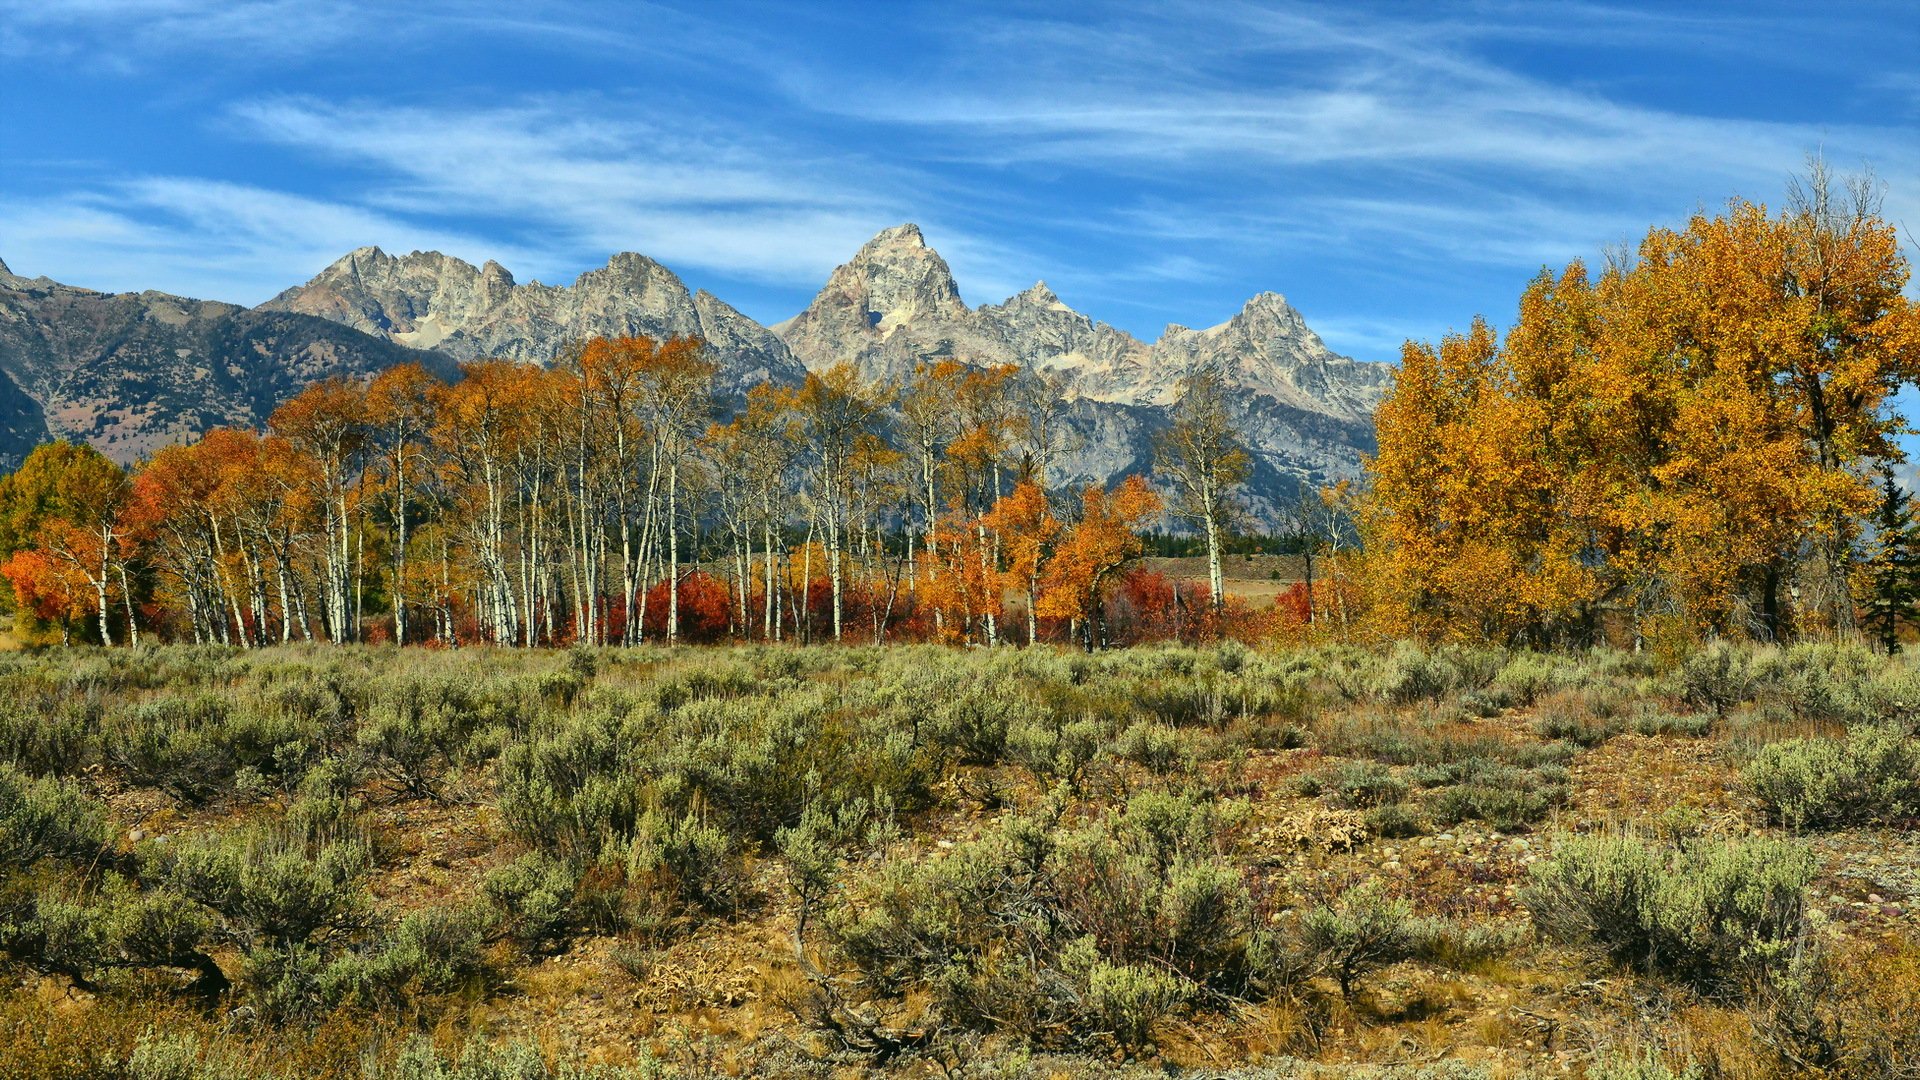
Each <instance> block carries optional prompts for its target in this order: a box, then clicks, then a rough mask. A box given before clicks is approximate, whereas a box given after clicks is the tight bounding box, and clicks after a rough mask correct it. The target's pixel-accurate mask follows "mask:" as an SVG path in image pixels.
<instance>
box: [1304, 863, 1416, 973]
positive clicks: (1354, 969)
mask: <svg viewBox="0 0 1920 1080" xmlns="http://www.w3.org/2000/svg"><path fill="white" fill-rule="evenodd" d="M1298 933H1299V938H1300V947H1301V949H1302V951H1303V952H1304V953H1305V955H1307V956H1308V957H1310V958H1312V960H1313V961H1314V962H1315V964H1316V965H1317V966H1318V967H1319V968H1321V969H1322V970H1324V971H1325V972H1326V973H1327V974H1328V975H1329V976H1330V977H1332V979H1333V980H1334V981H1335V982H1336V983H1338V984H1339V985H1340V994H1341V996H1343V997H1352V996H1353V988H1354V986H1355V984H1356V983H1358V982H1359V980H1360V979H1361V978H1363V977H1364V976H1366V975H1367V974H1369V973H1371V972H1373V971H1374V970H1376V969H1378V968H1381V967H1385V966H1386V965H1388V964H1394V963H1398V962H1399V961H1401V960H1405V959H1407V958H1408V957H1410V956H1412V955H1413V945H1414V937H1413V909H1412V907H1411V906H1410V905H1408V904H1407V902H1406V901H1404V900H1396V899H1393V898H1391V897H1389V896H1387V894H1386V892H1385V890H1383V889H1382V888H1381V887H1380V884H1379V882H1377V881H1370V882H1367V883H1365V884H1362V885H1357V886H1355V887H1353V888H1351V889H1348V890H1347V891H1346V892H1344V893H1342V894H1341V895H1340V896H1339V898H1338V899H1336V900H1334V901H1333V902H1332V903H1328V904H1319V905H1316V906H1314V907H1311V908H1308V909H1307V910H1306V911H1304V912H1302V913H1300V914H1299V916H1298Z"/></svg>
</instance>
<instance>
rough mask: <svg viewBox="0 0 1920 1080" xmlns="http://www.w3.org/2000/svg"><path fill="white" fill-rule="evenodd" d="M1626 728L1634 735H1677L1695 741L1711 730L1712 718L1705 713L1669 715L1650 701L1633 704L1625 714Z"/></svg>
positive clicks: (1669, 713)
mask: <svg viewBox="0 0 1920 1080" xmlns="http://www.w3.org/2000/svg"><path fill="white" fill-rule="evenodd" d="M1627 726H1629V727H1631V728H1632V729H1633V731H1634V734H1636V735H1679V736H1684V737H1686V738H1692V739H1697V738H1701V737H1703V736H1705V735H1706V734H1707V733H1708V732H1709V731H1711V730H1713V717H1712V716H1710V715H1708V714H1706V713H1679V714H1675V713H1671V712H1668V711H1667V710H1665V709H1663V708H1661V707H1660V706H1659V705H1658V704H1656V703H1654V702H1651V701H1641V702H1637V703H1635V705H1634V707H1633V709H1632V710H1631V711H1629V713H1628V714H1627Z"/></svg>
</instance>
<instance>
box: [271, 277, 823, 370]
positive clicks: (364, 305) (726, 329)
mask: <svg viewBox="0 0 1920 1080" xmlns="http://www.w3.org/2000/svg"><path fill="white" fill-rule="evenodd" d="M262 306H263V307H265V308H268V309H271V310H282V311H296V312H303V313H306V314H311V315H319V316H321V317H322V318H327V319H331V320H333V321H335V322H341V323H346V324H347V325H349V326H353V327H354V328H355V329H360V330H364V331H366V332H367V333H371V334H376V335H379V336H381V337H384V338H386V339H388V340H390V341H394V342H398V343H400V344H403V345H411V346H414V347H416V348H432V349H436V350H439V351H441V352H444V353H446V354H447V355H449V356H452V357H455V358H456V359H460V360H471V359H475V358H478V357H503V358H507V359H512V360H529V361H533V362H536V363H543V364H544V363H550V362H551V361H552V360H553V359H554V357H556V356H558V355H559V354H560V353H561V351H562V350H564V349H565V348H566V346H567V345H568V343H570V342H573V341H577V340H579V339H581V338H588V337H596V336H614V335H621V334H646V335H649V336H653V337H666V336H673V335H689V336H698V337H700V338H702V339H704V340H705V341H706V342H707V344H708V345H709V346H710V347H711V348H712V350H713V353H714V357H715V359H716V360H717V361H718V362H719V363H720V366H721V369H722V377H721V381H722V383H723V385H724V386H726V387H728V388H729V389H734V388H739V387H743V386H745V385H747V384H748V383H749V382H751V381H754V380H756V379H757V380H765V379H767V378H772V379H775V380H777V381H797V380H798V379H800V378H801V377H802V372H801V369H800V366H799V365H798V364H797V363H796V362H795V361H794V359H793V356H792V354H791V353H789V352H788V351H787V347H786V345H785V344H783V343H782V342H781V341H780V340H779V339H778V338H776V337H774V336H773V334H771V333H770V332H768V330H767V329H766V327H764V326H761V325H760V324H759V323H756V322H754V321H753V320H752V319H749V318H747V317H746V316H745V315H742V314H740V313H739V312H737V311H735V310H733V309H732V308H730V307H727V306H726V305H725V304H722V303H720V302H719V301H718V300H717V299H712V298H709V299H708V300H706V301H704V302H702V301H699V300H697V299H696V298H695V297H694V295H693V294H692V293H691V292H690V291H689V290H688V289H687V286H686V284H685V283H684V282H682V281H681V280H680V278H679V276H678V275H676V274H674V272H673V271H672V270H669V269H668V268H667V267H665V266H663V265H661V264H660V263H659V262H656V261H655V260H653V259H650V258H648V257H647V256H645V255H641V254H638V253H636V252H631V251H623V252H620V253H619V254H617V255H614V256H613V257H612V258H610V259H608V260H607V263H606V265H605V266H602V267H598V268H596V269H592V270H588V271H586V272H585V273H583V274H581V275H580V276H579V277H578V278H576V279H575V280H574V282H573V284H572V285H542V284H541V283H539V282H537V281H530V282H527V283H526V284H520V283H518V282H516V281H515V280H514V277H513V275H512V274H511V273H509V272H508V271H507V268H506V267H504V266H501V265H500V264H499V263H498V262H494V261H491V260H489V261H488V262H487V263H486V264H485V265H484V266H481V267H478V268H476V267H474V266H473V265H472V264H471V263H468V262H465V261H463V260H461V259H458V258H454V257H453V256H449V255H444V254H441V253H440V252H437V251H424V252H423V251H416V252H413V253H412V254H410V255H404V256H401V257H399V258H395V257H393V256H391V255H388V254H386V253H385V252H382V251H381V250H380V249H379V248H372V247H367V248H358V249H356V250H354V251H351V252H348V253H347V254H346V255H345V256H343V257H342V258H340V259H339V260H337V261H336V262H334V264H333V265H332V266H329V267H328V268H327V269H325V270H323V271H321V272H320V274H319V275H318V276H316V277H315V278H314V279H313V280H312V281H309V282H308V283H307V284H305V285H302V286H299V287H298V288H294V289H289V290H287V291H286V292H284V293H281V294H280V295H279V296H276V297H274V298H273V299H272V300H269V301H268V302H267V303H266V304H264V305H262Z"/></svg>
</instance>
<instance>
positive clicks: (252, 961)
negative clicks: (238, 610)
mask: <svg viewBox="0 0 1920 1080" xmlns="http://www.w3.org/2000/svg"><path fill="white" fill-rule="evenodd" d="M1916 703H1920V672H1916V671H1915V670H1914V669H1913V668H1912V667H1911V666H1910V665H1909V664H1907V663H1906V662H1904V661H1900V660H1893V661H1889V660H1887V659H1885V658H1884V657H1880V656H1876V655H1875V654H1872V653H1870V652H1868V651H1866V650H1864V649H1862V648H1857V647H1851V646H1830V645H1803V646H1796V647H1794V648H1790V649H1784V650H1783V649H1771V648H1724V647H1722V648H1711V649H1706V650H1703V651H1696V652H1692V653H1689V654H1687V655H1684V656H1678V657H1673V658H1669V659H1663V660H1656V659H1654V658H1652V657H1651V656H1649V655H1633V654H1627V653H1618V652H1604V651H1603V652H1591V653H1583V654H1577V655H1567V656H1561V657H1554V656H1542V655H1537V654H1528V653H1506V652H1501V651H1490V650H1489V651H1475V650H1469V649H1451V648H1450V649H1438V650H1421V649H1417V648H1414V647H1411V646H1405V645H1403V646H1400V647H1397V648H1395V649H1393V650H1391V651H1367V650H1361V649H1357V648H1346V647H1322V648H1316V649H1305V650H1298V651H1280V652H1257V651H1251V650H1248V649H1245V648H1242V647H1240V646H1237V645H1232V644H1228V645H1223V646H1220V647H1217V648H1212V649H1202V650H1192V649H1178V648H1165V649H1141V650H1134V651H1128V652H1120V653H1108V654H1099V655H1070V654H1064V653H1058V652H1053V651H1049V650H1044V649H1036V650H1024V651H1017V652H1016V651H1000V652H991V653H987V652H964V651H954V650H946V649H937V648H931V647H896V648H888V649H871V650H832V649H815V650H804V649H792V648H736V649H725V650H705V651H694V650H685V649H682V650H665V649H638V650H613V649H607V650H586V649H581V650H575V651H572V652H550V653H540V652H513V651H507V650H496V649H479V650H465V651H450V652H434V651H421V650H407V651H401V650H395V649H392V648H386V649H378V648H346V649H342V648H335V647H321V646H313V647H290V648H280V649H272V650H263V651H253V652H245V651H237V650H226V649H216V648H195V647H170V648H162V649H156V650H147V651H144V652H106V651H92V652H87V651H62V652H56V653H46V654H40V655H27V654H14V655H10V656H7V657H5V658H4V659H0V761H4V764H0V867H4V869H0V874H3V875H4V877H0V949H4V955H5V958H6V967H7V974H8V980H7V983H6V990H5V991H4V1003H3V1004H0V1062H3V1063H4V1065H3V1066H0V1068H4V1070H5V1072H6V1075H9V1076H20V1077H127V1078H140V1080H157V1078H163V1077H164V1078H169V1080H173V1078H181V1080H186V1078H216V1077H217V1078H222V1080H224V1078H240V1077H249V1078H250V1077H288V1078H291V1077H317V1076H339V1077H396V1078H397V1077H407V1078H416V1077H460V1078H476V1080H477V1078H482V1077H486V1078H492V1077H514V1078H519V1077H546V1076H569V1077H571V1076H610V1077H622V1076H721V1075H760V1076H857V1075H867V1074H869V1073H889V1074H899V1075H933V1076H1007V1077H1015V1076H1037V1077H1044V1076H1085V1075H1115V1076H1131V1075H1142V1076H1144V1075H1165V1074H1171V1075H1196V1076H1200V1075H1204V1076H1215V1075H1223V1074H1224V1075H1235V1076H1246V1077H1256V1076H1295V1075H1300V1076H1319V1075H1328V1076H1346V1075H1359V1076H1372V1075H1385V1076H1425V1075H1434V1076H1440V1075H1445V1076H1498V1077H1507V1076H1531V1075H1555V1076H1559V1075H1576V1076H1577V1075H1586V1076H1590V1077H1608V1078H1613V1077H1636V1078H1638V1077H1648V1078H1652V1077H1666V1076H1701V1077H1705V1076H1725V1077H1772V1076H1796V1075H1825V1076H1835V1077H1899V1076H1911V1075H1913V1072H1912V1069H1913V1067H1914V1062H1915V1061H1916V1060H1920V943H1917V942H1916V938H1915V930H1914V921H1913V912H1914V905H1915V904H1916V903H1920V872H1917V871H1916V869H1915V867H1916V865H1920V861H1917V860H1916V856H1920V843H1917V842H1916V841H1915V839H1914V836H1913V834H1912V833H1911V832H1910V831H1906V830H1905V829H1904V828H1901V826H1903V825H1908V824H1910V823H1911V820H1912V819H1913V818H1914V817H1915V816H1916V815H1920V741H1916V739H1915V737H1914V730H1913V717H1914V715H1915V711H1916V708H1915V706H1916Z"/></svg>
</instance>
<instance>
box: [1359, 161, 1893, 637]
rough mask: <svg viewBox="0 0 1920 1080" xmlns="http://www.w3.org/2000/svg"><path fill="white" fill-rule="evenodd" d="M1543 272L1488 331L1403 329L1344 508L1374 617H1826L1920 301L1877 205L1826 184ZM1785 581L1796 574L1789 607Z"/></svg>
mask: <svg viewBox="0 0 1920 1080" xmlns="http://www.w3.org/2000/svg"><path fill="white" fill-rule="evenodd" d="M1814 190H1815V192H1816V194H1814V195H1812V196H1809V197H1807V198H1803V199H1800V200H1796V202H1795V204H1794V205H1793V206H1791V207H1790V208H1789V209H1788V210H1786V211H1785V212H1782V213H1778V214H1771V213H1769V212H1768V211H1767V209H1766V208H1765V207H1762V206H1757V205H1753V204H1749V203H1744V202H1736V203H1734V204H1732V205H1731V206H1730V207H1729V208H1728V209H1727V211H1726V212H1724V213H1722V214H1720V215H1717V216H1713V217H1708V216H1706V215H1704V214H1703V215H1699V216H1696V217H1695V218H1694V219H1693V220H1692V221H1691V222H1689V223H1688V225H1687V227H1686V228H1685V229H1683V230H1672V229H1654V230H1652V231H1651V232H1650V233H1649V234H1648V236H1647V238H1646V240H1645V241H1644V242H1642V244H1641V245H1640V247H1639V250H1638V253H1637V257H1636V258H1635V259H1634V260H1633V261H1632V262H1631V263H1630V264H1624V265H1616V266H1613V267H1610V268H1609V269H1608V270H1607V271H1606V272H1605V273H1603V274H1602V275H1600V277H1599V278H1597V279H1594V278H1591V277H1590V276H1589V275H1588V273H1587V272H1586V270H1585V268H1584V267H1582V266H1580V265H1579V264H1575V265H1573V266H1571V267H1569V268H1568V269H1567V270H1566V271H1565V272H1564V273H1563V274H1561V275H1560V276H1559V277H1558V278H1555V277H1553V276H1551V275H1548V274H1546V273H1543V274H1542V275H1541V276H1540V277H1538V278H1536V279H1535V280H1534V281H1533V283H1532V284H1531V285H1530V286H1529V287H1528V289H1527V291H1526V293H1525V294H1524V295H1523V296H1522V298H1521V303H1520V312H1519V320H1518V322H1517V324H1516V325H1515V326H1514V328H1513V330H1512V331H1511V332H1510V333H1509V334H1508V335H1507V338H1506V340H1505V341H1504V343H1502V342H1499V341H1497V340H1496V338H1495V335H1494V334H1493V332H1492V330H1491V329H1490V328H1489V327H1488V326H1487V325H1486V324H1485V323H1484V322H1476V324H1475V326H1474V329H1473V330H1472V331H1471V332H1470V333H1468V334H1466V335H1462V336H1456V337H1450V338H1448V339H1446V340H1445V341H1443V342H1442V343H1441V346H1440V348H1439V349H1438V350H1437V351H1436V350H1434V349H1432V348H1431V347H1429V346H1425V345H1420V344H1415V343H1411V342H1410V343H1409V344H1408V346H1407V348H1406V350H1405V353H1404V356H1403V360H1402V365H1401V369H1400V371H1399V373H1398V375H1397V377H1396V382H1395V386H1394V388H1393V389H1392V391H1391V392H1390V393H1389V394H1388V396H1387V398H1386V401H1385V402H1384V403H1383V405H1382V406H1381V409H1380V412H1379V414H1378V417H1377V425H1378V434H1379V440H1380V450H1379V454H1378V455H1377V456H1376V457H1375V458H1374V459H1373V460H1372V461H1371V462H1370V463H1369V473H1370V476H1371V479H1372V484H1373V488H1372V495H1371V497H1370V500H1369V504H1368V507H1367V509H1366V513H1365V515H1364V523H1365V525H1366V528H1367V530H1368V533H1369V542H1370V546H1371V547H1372V549H1373V557H1372V564H1371V565H1372V568H1373V570H1374V576H1373V584H1374V587H1375V593H1376V600H1377V601H1378V603H1377V604H1376V610H1379V611H1381V612H1383V613H1385V614H1386V616H1387V618H1388V624H1389V627H1390V628H1394V629H1402V630H1408V631H1413V632H1418V633H1422V634H1430V635H1445V634H1456V635H1463V636H1488V635H1491V636H1494V637H1498V638H1504V639H1510V640H1551V639H1572V640H1582V639H1591V638H1592V637H1594V636H1595V635H1596V634H1597V633H1599V632H1600V631H1601V629H1602V628H1603V627H1604V625H1605V624H1606V623H1608V622H1609V621H1624V622H1625V623H1626V624H1628V625H1629V626H1631V627H1633V628H1634V629H1635V631H1636V632H1637V631H1638V629H1639V628H1640V627H1642V626H1644V625H1646V624H1647V623H1648V621H1649V620H1655V619H1669V620H1674V621H1676V622H1677V623H1678V624H1680V625H1682V626H1684V627H1687V628H1691V629H1692V630H1693V631H1696V632H1703V633H1710V634H1729V633H1743V634H1753V635H1755V636H1760V637H1776V636H1780V635H1783V634H1787V633H1790V632H1792V631H1793V630H1794V629H1795V628H1796V626H1798V627H1799V628H1802V629H1804V628H1809V627H1814V626H1825V627H1830V628H1835V629H1845V628H1847V627H1849V626H1850V625H1851V622H1852V617H1853V616H1852V612H1853V606H1852V600H1851V598H1850V597H1849V596H1848V594H1847V590H1846V583H1847V577H1848V569H1849V565H1850V561H1851V557H1850V552H1851V549H1852V546H1853V541H1854V540H1855V538H1856V536H1857V534H1858V526H1859V523H1860V521H1861V520H1862V518H1863V516H1864V515H1866V514H1867V513H1868V512H1870V510H1871V509H1872V507H1873V505H1874V502H1873V497H1874V496H1873V488H1872V484H1871V481H1870V479H1869V467H1870V466H1871V465H1873V464H1874V463H1876V462H1880V461H1886V460H1889V459H1892V458H1896V457H1897V456H1898V450H1897V449H1896V448H1895V447H1894V445H1893V443H1892V436H1893V435H1894V434H1895V433H1896V432H1897V430H1898V429H1899V428H1900V426H1901V424H1902V421H1901V420H1900V418H1899V417H1897V416H1895V415H1894V414H1893V413H1892V412H1891V410H1890V409H1889V408H1888V401H1889V399H1890V397H1891V395H1892V393H1893V391H1894V390H1895V389H1896V388H1897V387H1898V386H1899V385H1900V384H1901V383H1902V382H1904V381H1909V380H1911V379H1913V378H1914V377H1915V376H1916V375H1920V315H1917V314H1916V311H1915V309H1914V308H1913V307H1912V305H1911V304H1910V303H1909V302H1908V300H1907V299H1906V298H1905V297H1904V296H1903V295H1902V294H1901V288H1902V287H1903V286H1904V284H1905V283H1906V280H1907V274H1908V267H1907V264H1906V261H1905V259H1904V258H1903V257H1902V255H1901V253H1900V251H1899V246H1898V243H1897V239H1896V237H1895V234H1894V231H1893V229H1892V228H1891V227H1890V226H1888V225H1887V224H1886V223H1885V222H1883V221H1881V220H1879V219H1878V218H1877V217H1876V216H1874V214H1873V213H1871V210H1870V207H1869V206H1868V205H1867V204H1866V203H1865V202H1864V201H1863V200H1857V199H1856V200H1855V201H1854V202H1853V203H1852V204H1850V208H1849V209H1845V210H1840V209H1836V207H1835V204H1834V202H1833V200H1832V199H1831V198H1829V197H1828V196H1827V195H1824V194H1819V192H1824V191H1826V190H1827V182H1826V181H1825V180H1823V179H1821V178H1820V177H1818V176H1816V183H1815V185H1814ZM1789 595H1803V596H1804V600H1803V602H1801V603H1800V604H1799V605H1798V606H1797V609H1793V608H1794V605H1792V604H1791V603H1790V601H1789Z"/></svg>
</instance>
